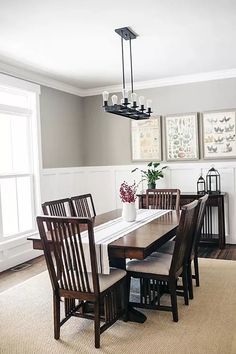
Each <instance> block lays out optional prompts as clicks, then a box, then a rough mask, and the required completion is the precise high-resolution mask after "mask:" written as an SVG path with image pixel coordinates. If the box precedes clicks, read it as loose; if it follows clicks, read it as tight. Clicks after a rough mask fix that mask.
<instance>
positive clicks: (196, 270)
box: [193, 256, 200, 286]
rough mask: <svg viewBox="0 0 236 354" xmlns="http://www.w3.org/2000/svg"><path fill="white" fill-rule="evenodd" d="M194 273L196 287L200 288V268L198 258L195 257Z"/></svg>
mask: <svg viewBox="0 0 236 354" xmlns="http://www.w3.org/2000/svg"><path fill="white" fill-rule="evenodd" d="M193 261H194V273H195V279H196V286H200V279H199V267H198V257H197V256H195V257H194V260H193Z"/></svg>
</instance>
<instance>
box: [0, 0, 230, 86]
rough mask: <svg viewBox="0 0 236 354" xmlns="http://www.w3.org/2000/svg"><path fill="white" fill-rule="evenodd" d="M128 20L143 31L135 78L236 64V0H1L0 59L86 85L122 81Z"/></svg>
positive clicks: (137, 48)
mask: <svg viewBox="0 0 236 354" xmlns="http://www.w3.org/2000/svg"><path fill="white" fill-rule="evenodd" d="M124 26H130V27H131V28H132V29H133V30H134V31H135V32H136V33H138V34H139V37H138V38H137V39H136V40H134V41H132V45H133V65H134V79H135V81H146V80H156V79H162V78H166V77H173V76H179V75H190V74H197V73H204V72H210V71H218V70H228V69H233V68H236V45H235V38H236V1H235V0H217V1H216V0H146V1H138V0H136V1H134V0H129V1H128V0H119V1H108V0H99V1H98V0H97V1H96V0H47V1H46V0H41V1H39V0H21V1H17V0H0V43H1V45H0V61H1V62H3V63H8V64H11V65H15V66H18V67H21V68H24V69H28V70H32V71H34V72H37V73H40V74H44V75H46V76H48V77H50V78H53V79H56V80H60V81H62V82H64V83H67V84H70V85H73V86H76V87H78V88H82V89H89V88H96V87H100V86H110V85H115V84H119V83H120V82H121V49H120V37H119V36H118V35H117V34H116V33H115V32H114V29H115V28H119V27H124ZM126 43H127V42H126ZM127 49H128V47H127Z"/></svg>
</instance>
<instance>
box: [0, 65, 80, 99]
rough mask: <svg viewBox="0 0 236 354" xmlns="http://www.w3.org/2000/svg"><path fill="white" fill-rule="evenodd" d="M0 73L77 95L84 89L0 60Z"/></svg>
mask: <svg viewBox="0 0 236 354" xmlns="http://www.w3.org/2000/svg"><path fill="white" fill-rule="evenodd" d="M0 73H1V74H5V75H9V76H13V77H15V78H17V79H21V80H26V81H29V82H31V83H34V84H39V85H43V86H47V87H51V88H54V89H56V90H60V91H64V92H67V93H71V94H73V95H77V96H84V90H83V89H80V88H78V87H76V86H73V85H69V84H66V83H64V82H62V81H59V80H55V79H52V78H50V77H48V76H46V75H43V74H38V73H36V72H33V71H31V70H27V69H23V68H19V67H16V66H13V65H9V64H6V63H3V62H1V61H0Z"/></svg>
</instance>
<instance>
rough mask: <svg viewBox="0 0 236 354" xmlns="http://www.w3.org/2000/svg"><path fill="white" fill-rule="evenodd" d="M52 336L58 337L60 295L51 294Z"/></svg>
mask: <svg viewBox="0 0 236 354" xmlns="http://www.w3.org/2000/svg"><path fill="white" fill-rule="evenodd" d="M53 316H54V338H55V339H59V338H60V297H59V296H58V295H56V294H54V295H53Z"/></svg>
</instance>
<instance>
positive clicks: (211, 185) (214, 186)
mask: <svg viewBox="0 0 236 354" xmlns="http://www.w3.org/2000/svg"><path fill="white" fill-rule="evenodd" d="M206 183H207V193H209V194H219V193H220V174H219V172H218V171H217V170H216V169H215V168H214V167H212V168H211V169H210V170H209V171H208V173H207V175H206Z"/></svg>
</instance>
